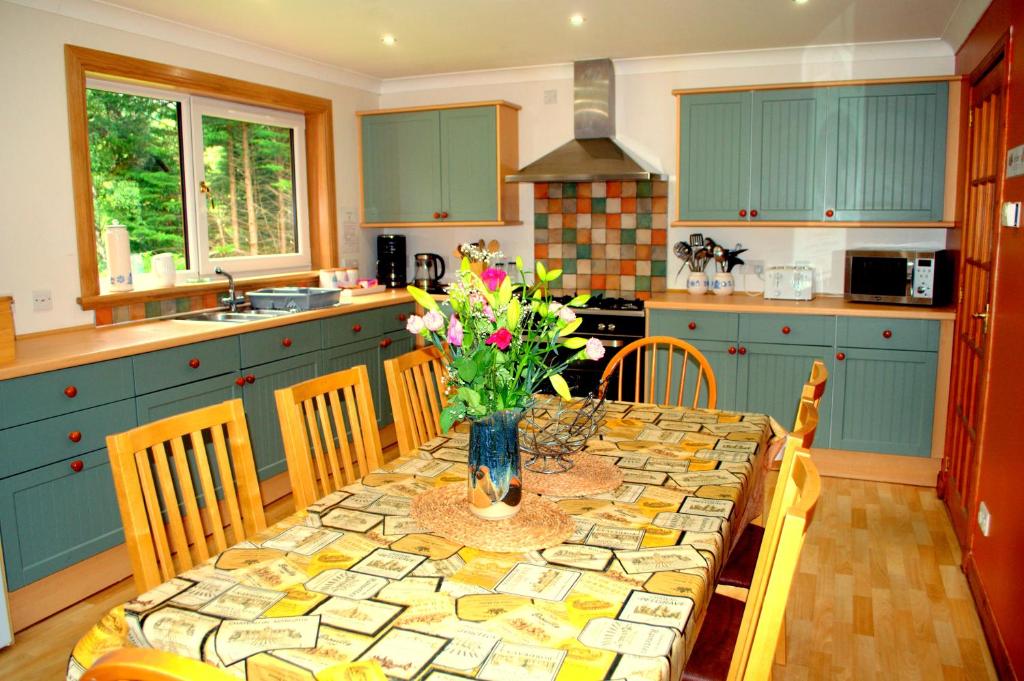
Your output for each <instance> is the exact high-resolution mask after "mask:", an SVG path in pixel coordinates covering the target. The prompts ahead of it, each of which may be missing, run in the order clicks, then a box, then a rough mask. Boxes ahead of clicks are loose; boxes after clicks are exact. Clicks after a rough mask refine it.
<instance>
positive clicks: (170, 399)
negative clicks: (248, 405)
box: [135, 374, 241, 425]
mask: <svg viewBox="0 0 1024 681" xmlns="http://www.w3.org/2000/svg"><path fill="white" fill-rule="evenodd" d="M237 379H238V374H224V375H223V376H215V377H214V378H208V379H206V380H204V381H196V382H195V383H189V384H187V385H182V386H179V387H177V388H168V389H166V390H161V391H160V392H155V393H150V394H148V395H142V396H140V397H137V398H135V410H136V412H137V413H138V418H139V425H145V424H147V423H151V422H153V421H158V420H160V419H164V418H167V417H168V416H174V415H176V414H183V413H185V412H186V411H192V410H194V409H199V408H201V407H209V406H210V405H212V404H218V403H220V402H224V401H225V400H231V399H234V398H236V397H240V396H241V392H240V391H241V388H239V387H238V386H237V385H236V384H235V381H236V380H237Z"/></svg>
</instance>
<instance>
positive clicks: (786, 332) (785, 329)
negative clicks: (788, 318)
mask: <svg viewBox="0 0 1024 681" xmlns="http://www.w3.org/2000/svg"><path fill="white" fill-rule="evenodd" d="M792 330H793V329H791V328H789V327H788V326H784V327H782V333H783V334H785V335H787V336H788V335H789V333H790V332H791V331H792Z"/></svg>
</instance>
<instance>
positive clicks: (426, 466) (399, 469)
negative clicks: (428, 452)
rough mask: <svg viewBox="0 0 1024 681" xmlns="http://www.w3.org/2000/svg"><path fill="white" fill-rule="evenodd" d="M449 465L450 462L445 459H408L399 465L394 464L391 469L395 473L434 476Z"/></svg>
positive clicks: (448, 467) (445, 469)
mask: <svg viewBox="0 0 1024 681" xmlns="http://www.w3.org/2000/svg"><path fill="white" fill-rule="evenodd" d="M451 467H452V464H450V463H448V462H445V461H438V460H437V459H409V460H408V461H405V462H403V463H402V464H401V465H399V466H396V467H395V468H394V469H393V470H394V471H395V472H396V473H406V474H408V475H419V476H423V477H426V478H436V477H437V476H439V475H441V474H442V473H444V472H445V471H447V470H448V469H450V468H451Z"/></svg>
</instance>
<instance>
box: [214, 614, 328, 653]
mask: <svg viewBox="0 0 1024 681" xmlns="http://www.w3.org/2000/svg"><path fill="white" fill-rule="evenodd" d="M319 628H320V618H319V617H316V616H303V617H274V618H266V619H259V620H256V621H253V622H240V621H237V620H228V621H226V622H223V623H222V624H221V625H220V629H218V630H217V633H216V635H215V645H216V650H217V656H218V657H219V658H220V659H221V661H222V662H223V663H224V664H225V665H232V664H235V663H236V662H238V661H240V660H244V659H245V658H247V657H250V656H252V655H255V654H256V653H261V652H264V651H269V650H276V649H281V648H285V649H287V648H312V647H313V646H315V645H316V643H317V631H318V630H319Z"/></svg>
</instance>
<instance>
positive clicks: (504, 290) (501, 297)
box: [498, 277, 512, 305]
mask: <svg viewBox="0 0 1024 681" xmlns="http://www.w3.org/2000/svg"><path fill="white" fill-rule="evenodd" d="M510 300H512V278H511V277H505V278H504V279H502V280H501V285H500V286H499V287H498V305H508V301H510Z"/></svg>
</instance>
